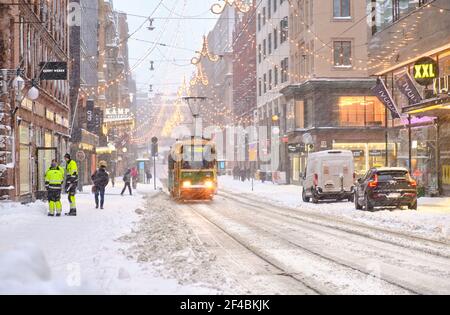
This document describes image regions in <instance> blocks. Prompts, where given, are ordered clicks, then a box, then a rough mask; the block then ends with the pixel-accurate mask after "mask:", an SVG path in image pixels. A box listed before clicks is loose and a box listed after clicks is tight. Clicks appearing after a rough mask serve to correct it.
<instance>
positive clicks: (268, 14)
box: [267, 0, 272, 19]
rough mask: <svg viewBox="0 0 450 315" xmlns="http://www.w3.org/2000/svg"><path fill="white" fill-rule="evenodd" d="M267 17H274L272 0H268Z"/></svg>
mask: <svg viewBox="0 0 450 315" xmlns="http://www.w3.org/2000/svg"><path fill="white" fill-rule="evenodd" d="M267 17H268V18H269V19H271V18H272V0H267Z"/></svg>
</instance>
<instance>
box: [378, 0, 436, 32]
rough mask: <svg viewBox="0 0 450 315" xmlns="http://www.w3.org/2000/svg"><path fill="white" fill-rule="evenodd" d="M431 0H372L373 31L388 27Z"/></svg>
mask: <svg viewBox="0 0 450 315" xmlns="http://www.w3.org/2000/svg"><path fill="white" fill-rule="evenodd" d="M428 2H429V0H372V1H371V10H372V12H373V16H372V23H373V24H372V33H373V34H375V33H376V32H378V31H380V30H382V29H384V28H386V27H387V26H389V25H390V24H392V23H393V22H395V21H397V20H399V19H400V18H402V17H403V16H405V15H406V14H409V13H410V12H411V11H413V10H415V9H417V8H418V7H420V6H423V5H425V4H427V3H428Z"/></svg>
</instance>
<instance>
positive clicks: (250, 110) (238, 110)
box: [233, 1, 257, 173]
mask: <svg viewBox="0 0 450 315" xmlns="http://www.w3.org/2000/svg"><path fill="white" fill-rule="evenodd" d="M233 54H234V56H233V111H234V117H235V122H234V124H235V125H238V126H241V127H244V128H246V127H249V126H253V125H254V122H255V121H254V112H255V110H256V108H257V90H256V82H257V79H256V77H257V73H256V1H253V3H252V9H251V10H250V11H249V12H247V13H240V12H238V11H237V12H236V24H235V26H234V32H233ZM251 140H252V139H250V138H247V139H245V143H236V145H237V146H245V152H246V154H245V161H237V162H238V165H239V164H240V165H239V167H240V168H244V169H250V170H251V172H252V173H253V172H254V171H255V170H256V162H257V161H256V157H257V149H256V146H257V142H256V141H251ZM236 141H237V139H236ZM237 153H238V150H236V159H238V154H237Z"/></svg>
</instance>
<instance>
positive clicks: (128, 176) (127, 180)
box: [121, 169, 133, 196]
mask: <svg viewBox="0 0 450 315" xmlns="http://www.w3.org/2000/svg"><path fill="white" fill-rule="evenodd" d="M123 182H124V183H125V187H123V190H122V193H121V195H122V196H123V194H124V193H125V190H126V189H127V187H128V190H129V192H130V196H133V191H132V190H131V170H130V169H127V171H126V172H125V174H124V175H123Z"/></svg>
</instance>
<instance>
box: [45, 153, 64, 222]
mask: <svg viewBox="0 0 450 315" xmlns="http://www.w3.org/2000/svg"><path fill="white" fill-rule="evenodd" d="M63 183H64V169H63V168H62V167H60V166H59V165H58V161H56V160H53V161H52V164H51V166H50V167H49V169H48V170H47V171H46V172H45V187H46V189H47V197H48V206H49V212H48V216H49V217H53V216H55V209H56V216H57V217H60V216H61V213H62V203H61V191H62V185H63Z"/></svg>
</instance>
